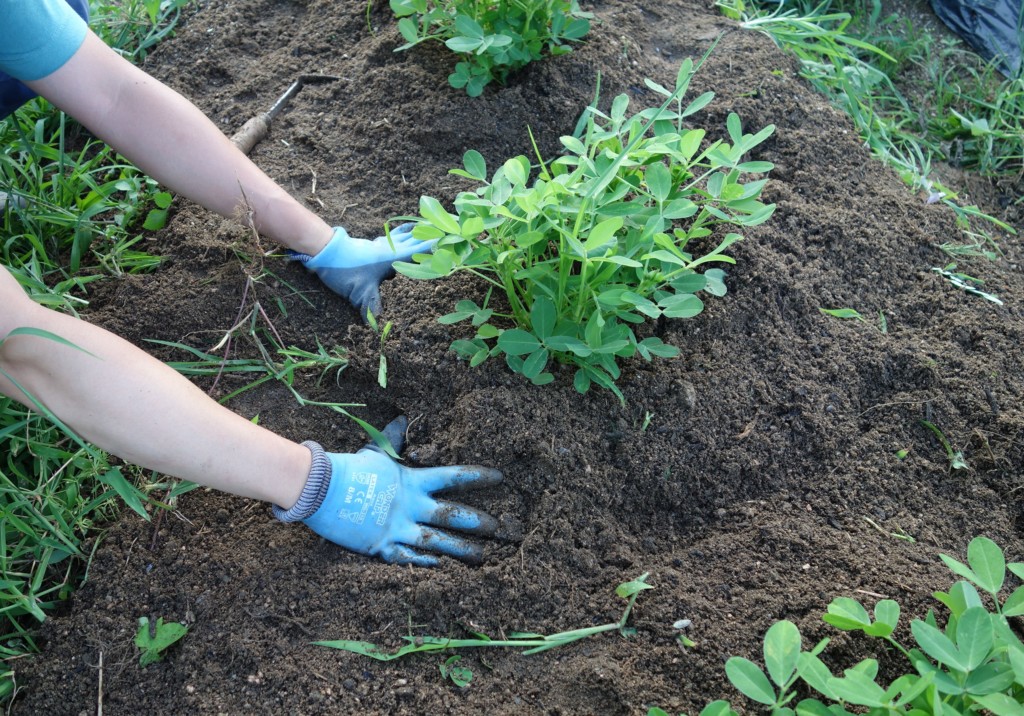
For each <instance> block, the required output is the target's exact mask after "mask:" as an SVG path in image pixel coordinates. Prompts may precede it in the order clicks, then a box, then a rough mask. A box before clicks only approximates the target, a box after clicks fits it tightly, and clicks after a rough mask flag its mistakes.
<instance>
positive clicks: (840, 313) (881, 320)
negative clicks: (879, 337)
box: [818, 308, 889, 333]
mask: <svg viewBox="0 0 1024 716" xmlns="http://www.w3.org/2000/svg"><path fill="white" fill-rule="evenodd" d="M818 310H819V311H821V312H822V313H824V314H825V315H826V316H832V317H833V318H853V319H855V320H858V321H860V322H861V323H867V322H868V319H866V318H865V317H864V315H863V314H861V312H860V311H858V310H857V309H855V308H819V309H818ZM878 331H879V332H880V333H888V332H889V322H888V321H887V320H886V318H885V314H884V313H882V312H881V311H879V312H878Z"/></svg>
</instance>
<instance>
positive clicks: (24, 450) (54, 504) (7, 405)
mask: <svg viewBox="0 0 1024 716" xmlns="http://www.w3.org/2000/svg"><path fill="white" fill-rule="evenodd" d="M185 4H187V0H162V1H161V0H146V1H144V2H143V1H138V0H136V1H127V2H121V3H116V4H115V3H110V2H97V3H94V4H93V8H92V21H91V26H92V28H93V29H94V30H95V31H96V32H97V33H98V34H99V35H100V36H101V37H103V38H104V40H105V41H107V42H108V44H110V45H111V46H112V47H114V48H115V49H116V50H118V51H119V52H120V53H121V54H122V55H124V56H125V57H127V58H128V59H130V60H132V61H138V60H141V59H143V58H144V57H145V55H146V53H147V52H148V51H149V50H150V49H151V48H152V47H153V46H154V45H155V44H156V43H157V42H159V41H160V40H162V39H164V38H165V37H167V36H168V35H169V34H170V33H171V32H172V31H173V28H174V25H175V23H176V22H177V20H178V17H179V13H180V9H181V8H182V7H183V6H184V5H185ZM0 192H3V193H4V194H6V202H5V204H6V205H5V207H4V208H2V209H0V227H2V229H0V261H2V262H3V263H4V265H5V266H7V267H8V268H9V269H10V270H11V272H12V273H13V275H14V276H15V277H16V278H17V279H18V281H19V282H20V283H21V284H22V286H24V287H25V289H26V290H27V291H28V292H29V294H30V295H32V297H33V298H34V299H35V300H36V301H38V302H39V303H41V304H43V305H47V306H49V307H51V308H54V309H57V310H63V311H67V312H70V313H74V312H75V310H76V308H79V307H81V306H82V305H84V304H85V299H84V298H83V296H84V293H85V289H86V288H87V286H88V284H89V283H91V282H93V281H96V280H98V279H101V278H103V277H107V276H119V275H123V274H126V273H132V272H136V271H143V270H148V269H151V268H153V267H154V266H156V265H157V263H158V262H159V259H158V258H157V257H155V256H152V255H150V254H148V253H147V252H146V251H143V250H141V248H140V247H141V241H142V231H143V230H144V229H145V230H155V229H158V228H160V226H162V222H163V221H165V220H166V211H167V208H168V206H169V205H170V201H171V197H170V195H168V194H166V193H164V192H161V191H160V190H159V188H158V187H157V185H156V182H155V181H154V180H152V179H150V178H148V177H146V176H145V175H144V174H142V173H141V172H140V171H139V170H137V169H136V168H135V167H133V166H131V165H130V164H129V163H128V162H126V161H125V160H124V159H122V158H121V157H119V156H118V155H117V154H116V153H115V152H114V151H113V150H111V149H110V148H109V147H107V146H106V145H104V144H102V143H101V142H98V141H96V140H95V139H92V138H91V137H90V136H89V135H88V134H87V133H86V132H85V131H84V130H83V129H82V128H81V127H80V126H79V125H78V124H77V123H75V122H74V120H72V119H71V118H70V117H68V116H66V115H65V114H64V113H62V112H60V111H58V110H57V109H55V108H54V107H52V106H51V105H50V104H49V103H47V102H46V101H45V100H42V99H37V100H34V101H32V102H30V103H28V104H27V105H25V106H24V107H22V108H21V109H19V110H18V111H17V112H15V113H14V114H13V115H11V116H10V117H8V118H6V119H3V120H0ZM0 446H2V454H3V458H0V567H2V568H0V617H2V618H0V625H2V626H0V658H2V659H3V660H4V661H5V662H6V664H7V665H6V666H4V667H0V699H6V698H8V697H10V696H11V694H12V693H13V690H14V680H13V674H12V671H11V668H10V667H12V666H13V665H14V664H16V662H13V663H12V661H11V660H13V659H16V658H18V657H20V656H23V655H24V654H26V653H31V652H33V651H35V650H36V644H35V641H34V639H33V634H32V630H33V629H34V627H35V626H36V625H37V624H38V623H39V622H41V621H42V620H43V619H45V616H46V614H47V612H48V611H50V610H51V609H52V608H53V607H54V606H55V605H56V604H58V603H59V602H61V601H62V600H64V599H66V598H67V597H68V596H69V595H70V594H71V593H72V591H73V590H74V589H75V588H76V587H77V586H79V585H80V584H81V582H82V581H83V579H84V578H85V576H86V574H87V571H88V560H89V557H90V555H89V554H87V553H86V552H84V551H83V550H84V548H83V545H84V544H85V540H86V538H87V537H89V536H90V535H94V534H95V528H96V527H97V526H99V525H102V524H104V523H105V522H107V521H109V520H110V519H111V518H112V517H113V516H114V514H115V513H116V510H117V508H118V507H119V505H120V501H119V500H118V499H117V498H119V497H120V498H121V501H124V502H125V503H126V504H128V505H130V506H131V507H132V508H133V509H135V510H136V511H139V512H142V513H144V512H145V510H144V507H143V505H144V499H145V497H144V492H143V491H141V490H139V489H138V488H137V487H135V484H134V483H135V482H136V479H137V478H138V475H137V474H134V475H133V474H128V475H126V474H125V473H124V472H122V470H123V468H122V467H121V466H119V465H116V464H113V463H112V461H111V459H110V458H109V457H108V456H107V455H106V454H104V453H103V452H101V451H99V450H96V449H95V448H93V447H91V446H89V445H86V444H84V443H82V442H81V441H80V440H78V439H77V438H75V437H73V436H72V435H71V434H70V433H69V432H68V431H67V430H66V429H65V428H64V427H63V426H62V425H61V424H60V422H59V421H58V420H56V419H55V418H54V416H52V415H48V414H47V413H46V411H45V409H42V406H38V405H37V406H34V408H32V409H29V408H26V407H24V406H22V405H20V404H19V403H17V402H15V401H12V400H10V399H7V398H2V397H0ZM94 544H95V543H94Z"/></svg>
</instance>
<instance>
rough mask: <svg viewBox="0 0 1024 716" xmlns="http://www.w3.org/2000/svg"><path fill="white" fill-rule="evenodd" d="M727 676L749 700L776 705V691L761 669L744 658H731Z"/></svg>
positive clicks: (726, 672) (728, 662)
mask: <svg viewBox="0 0 1024 716" xmlns="http://www.w3.org/2000/svg"><path fill="white" fill-rule="evenodd" d="M725 675H726V676H728V677H729V682H730V683H731V684H732V685H733V686H735V687H736V688H737V689H739V691H740V693H742V694H743V695H744V696H746V697H747V698H748V699H751V700H753V701H756V702H757V703H759V704H765V705H768V706H771V705H773V704H774V703H775V689H773V688H772V684H771V682H770V681H768V677H767V676H765V675H764V672H763V671H761V669H760V667H759V666H758V665H757V664H755V663H754V662H752V661H750V659H744V658H743V657H742V656H733V657H730V658H729V660H728V661H726V662H725Z"/></svg>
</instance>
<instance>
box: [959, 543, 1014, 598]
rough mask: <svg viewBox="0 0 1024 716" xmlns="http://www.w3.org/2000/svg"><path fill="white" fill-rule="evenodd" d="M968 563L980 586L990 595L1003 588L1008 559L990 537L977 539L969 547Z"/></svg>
mask: <svg viewBox="0 0 1024 716" xmlns="http://www.w3.org/2000/svg"><path fill="white" fill-rule="evenodd" d="M967 562H968V564H970V565H971V569H972V570H973V571H974V574H975V575H977V577H978V580H979V581H978V586H979V587H981V588H982V589H984V590H985V591H986V592H989V593H990V594H997V593H998V592H999V590H1000V589H1002V588H1003V580H1004V579H1005V578H1006V558H1005V557H1004V556H1003V550H1002V549H1000V548H999V545H997V544H996V543H995V542H993V541H992V540H990V539H989V538H988V537H975V538H974V539H972V540H971V542H970V544H968V545H967Z"/></svg>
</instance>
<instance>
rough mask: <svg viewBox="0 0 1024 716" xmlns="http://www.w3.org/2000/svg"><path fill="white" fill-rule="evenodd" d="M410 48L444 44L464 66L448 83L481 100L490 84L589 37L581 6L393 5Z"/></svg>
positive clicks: (573, 2)
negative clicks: (429, 41)
mask: <svg viewBox="0 0 1024 716" xmlns="http://www.w3.org/2000/svg"><path fill="white" fill-rule="evenodd" d="M390 4H391V10H392V12H394V13H395V15H396V16H397V17H398V18H399V20H398V31H399V32H400V33H401V34H402V37H403V38H404V39H405V44H404V45H402V46H400V47H398V48H396V49H395V52H401V51H403V50H408V49H409V48H411V47H415V46H416V45H418V44H420V43H421V42H425V41H428V40H437V41H441V42H444V44H445V47H447V48H448V49H449V50H451V51H452V52H455V53H456V54H458V55H459V56H460V57H461V58H462V61H460V62H459V63H458V64H457V65H456V66H455V72H453V73H452V74H451V75H449V77H448V82H449V84H451V86H452V87H455V88H456V89H465V91H466V94H468V95H469V96H470V97H478V96H479V95H480V94H481V93H482V92H483V90H484V87H486V86H487V85H488V84H490V83H491V82H492V81H497V82H499V83H501V84H504V82H505V80H506V79H507V78H508V76H509V75H510V74H511V73H512V72H515V71H516V70H518V69H521V68H522V67H525V66H526V65H527V64H529V63H530V62H532V61H534V60H539V59H540V58H541V57H543V56H544V55H553V56H554V55H564V54H566V53H568V52H571V51H572V46H571V43H573V42H577V41H579V40H581V39H582V38H583V37H584V36H585V35H586V34H587V33H588V32H590V18H591V17H593V16H592V15H591V14H590V13H586V12H583V11H582V10H580V7H579V3H578V0H494V1H493V2H487V3H481V2H478V1H477V0H391V3H390Z"/></svg>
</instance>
